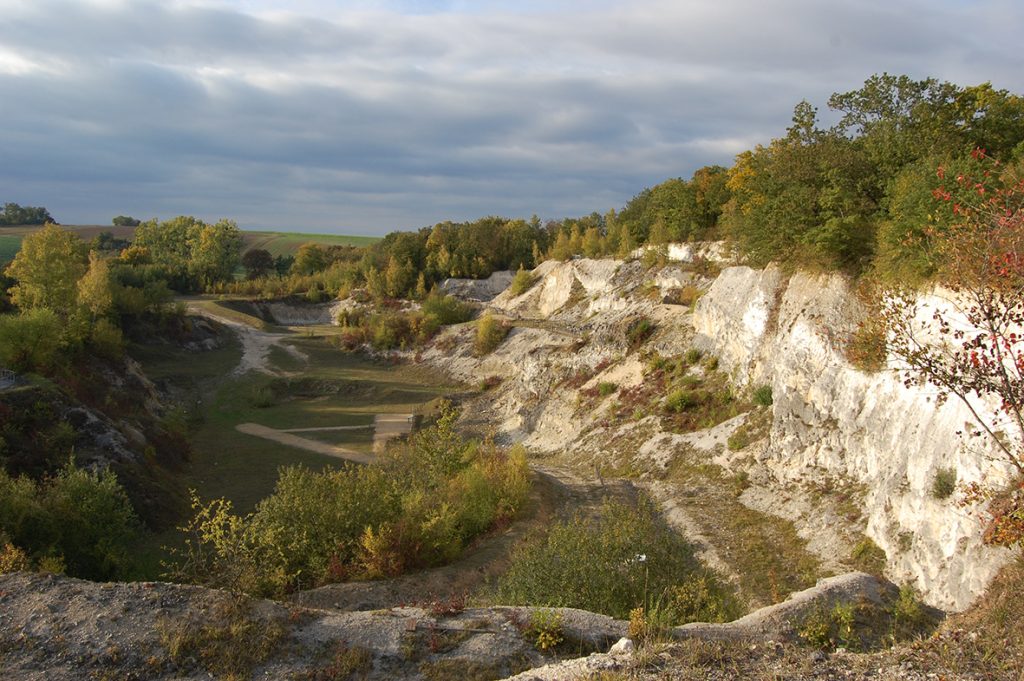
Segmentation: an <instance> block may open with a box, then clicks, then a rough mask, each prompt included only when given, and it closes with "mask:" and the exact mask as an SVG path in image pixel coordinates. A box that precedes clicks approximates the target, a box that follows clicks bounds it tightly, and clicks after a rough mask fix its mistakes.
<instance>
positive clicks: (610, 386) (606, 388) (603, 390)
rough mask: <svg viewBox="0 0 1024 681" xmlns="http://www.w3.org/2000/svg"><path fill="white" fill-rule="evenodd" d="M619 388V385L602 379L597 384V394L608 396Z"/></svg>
mask: <svg viewBox="0 0 1024 681" xmlns="http://www.w3.org/2000/svg"><path fill="white" fill-rule="evenodd" d="M618 389H619V386H617V385H615V384H614V383H610V382H608V381H602V382H600V383H598V384H597V394H598V395H600V396H601V397H608V396H609V395H611V394H612V393H613V392H615V391H616V390H618Z"/></svg>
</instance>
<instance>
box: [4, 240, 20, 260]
mask: <svg viewBox="0 0 1024 681" xmlns="http://www.w3.org/2000/svg"><path fill="white" fill-rule="evenodd" d="M20 249H21V237H20V236H11V235H7V234H0V263H4V262H7V261H8V260H13V259H14V256H15V255H16V254H17V252H18V251H19V250H20Z"/></svg>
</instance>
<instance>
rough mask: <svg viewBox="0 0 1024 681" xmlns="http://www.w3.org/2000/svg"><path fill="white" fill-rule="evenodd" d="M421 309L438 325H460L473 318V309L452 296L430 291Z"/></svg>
mask: <svg viewBox="0 0 1024 681" xmlns="http://www.w3.org/2000/svg"><path fill="white" fill-rule="evenodd" d="M421 309H422V310H423V314H424V315H426V316H427V317H433V318H434V319H435V320H437V323H438V324H441V325H443V326H448V325H450V324H461V323H462V322H467V321H469V320H470V319H472V317H473V308H472V306H470V305H467V304H466V303H463V302H461V301H460V300H458V299H457V298H454V297H452V296H448V295H444V294H441V293H437V292H436V291H431V292H430V294H429V295H428V296H427V297H426V299H424V301H423V304H422V307H421Z"/></svg>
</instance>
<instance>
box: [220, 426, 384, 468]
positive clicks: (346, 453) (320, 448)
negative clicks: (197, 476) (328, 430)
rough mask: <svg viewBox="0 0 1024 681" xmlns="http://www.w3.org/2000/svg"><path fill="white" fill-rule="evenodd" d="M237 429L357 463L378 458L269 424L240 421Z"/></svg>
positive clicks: (369, 461) (368, 461) (290, 445)
mask: <svg viewBox="0 0 1024 681" xmlns="http://www.w3.org/2000/svg"><path fill="white" fill-rule="evenodd" d="M235 430H237V431H238V432H240V433H245V434H246V435H255V436H256V437H261V438H263V439H265V440H273V441H274V442H279V443H281V444H283V445H287V446H289V447H298V448H299V449H306V450H308V451H311V452H316V453H317V454H324V455H326V456H333V457H334V458H336V459H346V460H348V461H355V462H356V463H371V462H373V461H375V460H376V458H377V457H375V456H372V455H370V454H363V453H362V452H357V451H356V450H354V449H346V448H344V447H339V446H337V445H332V444H328V443H326V442H317V441H316V440H310V439H308V438H304V437H299V436H298V435H295V434H293V433H287V432H285V431H283V430H274V429H273V428H268V427H267V426H261V425H260V424H258V423H239V424H238V425H237V426H235Z"/></svg>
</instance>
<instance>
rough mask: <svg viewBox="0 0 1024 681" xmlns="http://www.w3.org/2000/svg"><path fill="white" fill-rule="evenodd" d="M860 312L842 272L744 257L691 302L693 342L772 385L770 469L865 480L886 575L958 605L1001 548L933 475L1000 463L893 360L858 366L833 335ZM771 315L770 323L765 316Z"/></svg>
mask: <svg viewBox="0 0 1024 681" xmlns="http://www.w3.org/2000/svg"><path fill="white" fill-rule="evenodd" d="M859 316H860V312H859V310H858V304H857V302H856V299H855V297H854V296H853V295H852V293H851V292H850V291H849V289H848V286H847V284H846V282H845V281H844V279H843V278H842V277H840V276H837V275H831V276H813V275H807V274H796V275H794V276H793V277H792V279H791V280H790V281H789V282H788V283H787V282H783V280H782V277H781V275H780V274H779V272H778V271H777V270H774V269H772V268H769V269H767V270H764V271H757V270H752V269H750V268H746V267H736V268H729V269H727V270H725V271H724V272H722V274H721V276H720V277H719V279H718V280H717V281H716V282H715V283H714V284H713V285H712V287H711V289H710V291H709V292H708V293H707V295H705V296H704V297H703V298H702V299H701V300H700V301H699V302H698V304H697V307H696V311H695V313H694V326H695V328H696V330H697V333H698V335H697V339H696V342H697V343H698V344H699V345H700V346H701V347H704V348H706V349H708V350H709V351H712V352H715V353H717V354H718V355H719V358H720V361H722V362H723V363H724V364H725V365H726V366H727V367H729V369H730V370H731V371H733V372H734V377H735V379H736V380H737V381H738V382H740V383H749V384H752V385H760V384H768V385H771V386H772V394H773V398H774V404H773V420H772V432H771V445H770V446H769V447H768V449H767V450H766V451H765V453H764V454H763V455H762V459H761V461H762V463H763V464H764V465H765V466H767V467H768V469H769V470H770V471H771V473H772V474H773V475H775V476H776V477H777V478H778V479H779V480H794V479H799V478H801V477H802V476H805V475H806V474H807V473H808V471H826V472H828V473H831V474H835V475H841V476H844V477H846V478H848V479H851V480H853V481H855V482H858V483H861V484H863V485H864V486H865V488H866V490H867V492H866V498H865V499H864V503H865V509H864V511H865V515H866V516H867V535H868V536H869V537H871V538H872V539H873V540H874V541H875V542H876V543H877V544H878V545H879V546H880V547H881V548H882V549H883V550H885V552H886V554H887V556H888V569H887V575H888V576H889V577H890V578H891V579H893V580H894V581H898V582H904V581H908V582H911V583H913V584H914V585H915V586H916V587H917V588H918V589H920V590H921V592H922V593H923V594H924V596H925V600H926V601H927V602H928V603H930V604H932V605H936V606H939V607H944V608H950V609H954V610H960V609H963V608H965V607H967V606H968V605H969V604H970V603H971V602H972V601H973V600H974V598H976V597H977V596H978V595H979V594H980V593H981V592H982V591H983V590H984V588H985V587H986V585H987V584H988V582H989V581H990V580H991V579H992V577H994V576H995V574H996V573H997V572H998V571H999V568H1000V567H1002V565H1004V564H1005V562H1006V560H1007V558H1008V552H1006V551H1003V550H999V549H993V548H990V547H986V546H984V545H983V544H982V542H981V532H980V526H979V520H978V518H977V516H976V515H972V514H971V513H970V512H969V511H967V510H964V509H962V508H960V507H958V505H957V504H956V500H955V498H954V497H955V495H954V497H950V498H948V499H944V500H938V499H935V498H933V496H932V494H931V485H932V481H933V480H934V477H935V474H936V473H937V472H938V471H939V470H940V469H943V468H953V469H955V470H956V472H957V480H958V481H960V482H963V483H969V482H975V481H978V482H984V483H990V484H998V483H1000V482H1001V481H1005V480H1006V479H1007V478H1006V476H1007V475H1008V473H1009V469H1008V467H1007V466H1006V465H1005V464H1002V463H1001V462H1000V461H999V456H998V454H997V453H996V451H995V449H994V448H993V447H992V446H990V445H989V444H988V443H985V442H984V441H981V440H978V439H970V438H966V437H964V436H963V435H962V434H961V431H963V430H964V429H965V423H968V424H969V423H971V419H972V417H971V414H970V412H969V410H968V409H967V408H966V407H965V406H964V405H963V404H961V403H960V402H958V401H957V400H955V399H953V400H950V401H948V402H947V403H945V404H944V405H942V406H941V407H940V406H937V405H936V400H935V391H934V390H933V389H929V388H907V387H906V386H905V385H904V384H903V381H902V379H901V377H900V375H899V374H897V373H896V372H894V371H882V372H879V373H876V374H866V373H863V372H861V371H858V370H857V369H855V368H854V367H853V366H851V365H850V364H849V362H847V360H846V359H845V357H844V356H843V354H842V350H841V347H842V343H843V341H844V339H845V338H846V336H847V335H848V334H849V333H850V332H852V331H853V329H854V328H855V327H856V322H857V320H858V319H859ZM771 320H774V323H769V321H771Z"/></svg>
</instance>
